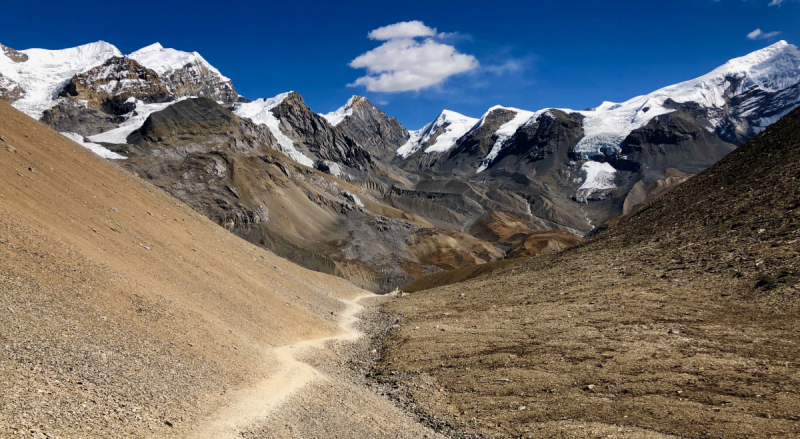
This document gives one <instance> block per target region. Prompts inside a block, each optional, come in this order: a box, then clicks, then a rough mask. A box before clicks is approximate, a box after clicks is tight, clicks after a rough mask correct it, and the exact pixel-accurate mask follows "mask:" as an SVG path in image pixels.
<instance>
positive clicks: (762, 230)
mask: <svg viewBox="0 0 800 439" xmlns="http://www.w3.org/2000/svg"><path fill="white" fill-rule="evenodd" d="M766 231H767V229H758V234H759V235H760V234H762V233H764V232H766Z"/></svg>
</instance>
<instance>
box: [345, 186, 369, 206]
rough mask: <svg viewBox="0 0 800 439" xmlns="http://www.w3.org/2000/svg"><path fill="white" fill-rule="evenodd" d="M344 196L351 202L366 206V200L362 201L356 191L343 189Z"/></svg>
mask: <svg viewBox="0 0 800 439" xmlns="http://www.w3.org/2000/svg"><path fill="white" fill-rule="evenodd" d="M342 196H343V197H344V198H345V199H347V200H348V201H350V202H351V203H353V204H355V205H356V206H358V207H364V202H362V201H361V199H360V198H358V197H357V196H356V195H355V194H354V193H352V192H350V191H348V190H343V191H342Z"/></svg>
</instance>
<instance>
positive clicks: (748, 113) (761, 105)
mask: <svg viewBox="0 0 800 439" xmlns="http://www.w3.org/2000/svg"><path fill="white" fill-rule="evenodd" d="M735 84H736V82H735V81H734V82H732V84H731V87H730V88H729V89H735V88H736V87H735ZM726 103H727V105H726V106H725V108H724V109H723V110H722V111H720V112H719V113H720V114H718V115H717V117H719V118H720V119H722V120H723V121H724V122H723V123H722V124H720V125H719V126H718V127H717V129H716V133H717V135H718V136H719V137H720V138H721V139H723V140H724V141H726V142H729V143H732V144H734V145H742V144H743V143H745V142H746V141H748V140H750V139H751V138H753V137H755V136H756V135H757V134H759V133H760V132H762V131H764V129H765V128H766V126H768V125H769V124H770V123H773V122H775V121H777V120H778V119H779V118H780V117H782V116H783V115H785V114H787V113H789V112H790V111H792V110H793V109H795V108H797V107H798V106H800V83H798V84H795V85H794V86H792V87H788V88H786V89H783V90H780V91H778V92H768V91H765V90H762V89H760V88H757V87H752V88H750V89H749V90H747V91H745V92H744V93H741V94H738V95H735V96H728V97H727V99H726Z"/></svg>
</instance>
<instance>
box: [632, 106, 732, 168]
mask: <svg viewBox="0 0 800 439" xmlns="http://www.w3.org/2000/svg"><path fill="white" fill-rule="evenodd" d="M735 148H736V147H735V145H732V144H730V143H727V142H725V141H723V140H722V139H720V138H719V137H717V136H716V135H714V134H713V133H710V132H708V130H706V129H705V128H703V127H702V126H700V125H699V124H698V123H697V122H695V118H694V117H692V115H690V114H688V113H684V112H681V111H676V112H674V113H669V114H665V115H662V116H658V117H657V118H655V119H652V120H651V121H650V122H648V123H647V125H645V126H643V127H641V128H639V129H636V130H634V131H633V132H632V133H631V134H629V135H628V137H627V138H626V139H625V141H624V142H623V146H622V154H623V155H624V156H625V158H626V159H627V160H628V161H632V162H635V163H637V164H639V165H640V166H642V167H645V168H647V169H651V170H657V171H663V170H665V169H667V168H676V169H679V170H681V171H684V172H689V173H693V174H696V173H698V172H700V171H701V170H703V169H705V168H707V167H709V166H711V165H713V164H714V163H716V162H717V161H719V160H720V159H721V158H722V157H724V156H726V155H727V154H728V153H730V152H731V151H733V150H734V149H735Z"/></svg>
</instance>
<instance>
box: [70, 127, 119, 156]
mask: <svg viewBox="0 0 800 439" xmlns="http://www.w3.org/2000/svg"><path fill="white" fill-rule="evenodd" d="M61 135H62V136H64V137H66V138H68V139H70V140H72V141H74V142H75V143H77V144H78V145H80V146H82V147H84V148H86V149H88V150H89V151H92V152H93V153H95V154H97V155H99V156H100V157H103V158H104V159H112V160H125V159H127V157H125V156H124V155H121V154H117V153H116V152H114V151H111V150H110V149H108V148H106V147H104V146H102V145H98V144H96V143H92V142H87V141H86V140H85V139H84V138H83V136H81V135H80V134H77V133H61Z"/></svg>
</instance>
